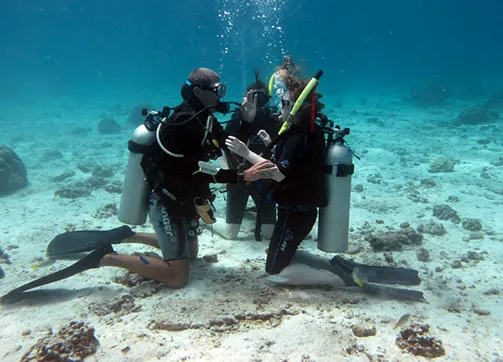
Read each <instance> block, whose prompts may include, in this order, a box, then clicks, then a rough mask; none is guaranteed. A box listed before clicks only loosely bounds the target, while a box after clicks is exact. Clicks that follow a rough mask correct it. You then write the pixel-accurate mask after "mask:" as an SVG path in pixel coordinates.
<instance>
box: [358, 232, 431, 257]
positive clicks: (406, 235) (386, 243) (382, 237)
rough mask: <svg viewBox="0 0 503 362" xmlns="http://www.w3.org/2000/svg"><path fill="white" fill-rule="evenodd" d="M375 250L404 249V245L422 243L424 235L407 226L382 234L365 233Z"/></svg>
mask: <svg viewBox="0 0 503 362" xmlns="http://www.w3.org/2000/svg"><path fill="white" fill-rule="evenodd" d="M365 240H366V241H368V242H369V244H370V245H371V246H372V249H373V250H374V251H395V250H403V246H404V245H421V243H422V240H423V236H422V235H421V234H418V233H417V232H416V231H414V229H412V228H407V229H402V230H398V231H389V232H383V233H380V234H376V235H373V234H368V235H365Z"/></svg>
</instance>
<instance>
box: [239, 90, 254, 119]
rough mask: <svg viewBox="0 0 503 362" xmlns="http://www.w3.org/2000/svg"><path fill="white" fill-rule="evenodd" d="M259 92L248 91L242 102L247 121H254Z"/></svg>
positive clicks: (242, 109)
mask: <svg viewBox="0 0 503 362" xmlns="http://www.w3.org/2000/svg"><path fill="white" fill-rule="evenodd" d="M257 100H258V94H257V93H255V94H254V92H252V91H249V92H247V93H246V95H245V96H244V98H243V103H242V104H241V114H242V115H243V119H244V121H245V122H246V123H252V122H253V120H254V119H255V116H256V114H257Z"/></svg>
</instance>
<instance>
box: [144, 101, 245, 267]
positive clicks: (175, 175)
mask: <svg viewBox="0 0 503 362" xmlns="http://www.w3.org/2000/svg"><path fill="white" fill-rule="evenodd" d="M195 114H196V110H195V109H193V108H192V107H191V105H190V104H189V103H187V102H183V103H182V104H181V105H179V106H178V107H176V108H175V110H174V113H173V114H172V115H171V116H170V117H169V119H168V120H167V121H166V123H168V125H163V126H162V128H161V133H160V138H161V141H162V144H163V146H164V147H165V148H166V149H167V150H168V151H169V152H172V153H174V154H179V155H183V157H175V156H173V155H168V154H167V153H166V152H165V151H163V150H162V149H161V147H160V146H159V144H158V142H157V141H154V142H153V143H152V145H151V146H150V147H149V149H148V151H147V152H146V153H145V155H144V157H143V158H142V162H141V164H142V168H143V170H144V172H145V175H146V179H147V182H148V184H149V186H150V188H151V190H152V196H151V198H150V219H151V221H152V223H153V226H154V229H155V230H156V235H157V239H158V241H159V245H160V247H161V249H162V252H163V257H164V259H165V260H174V259H185V258H188V257H189V255H188V250H189V247H188V244H189V242H190V241H192V240H195V238H196V235H197V234H196V229H197V226H198V219H199V215H198V214H197V211H196V208H195V206H194V198H196V197H200V198H203V199H205V200H210V201H213V200H214V196H213V195H212V193H211V191H210V187H209V185H210V183H214V182H218V183H237V182H238V175H237V171H235V170H228V171H227V170H221V171H220V172H219V173H218V174H217V175H215V176H211V175H208V174H205V173H202V172H197V171H198V170H199V165H198V162H199V161H209V160H210V159H216V158H217V157H219V156H220V155H221V149H220V147H225V139H226V138H227V137H228V133H227V132H225V131H224V129H223V127H222V126H221V125H220V123H218V121H217V120H216V118H215V117H213V116H212V115H211V114H210V113H209V112H206V111H204V112H201V113H200V114H198V116H197V117H195V118H193V119H191V120H190V121H188V120H189V119H190V118H191V117H193V116H194V115H195Z"/></svg>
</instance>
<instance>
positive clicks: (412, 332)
mask: <svg viewBox="0 0 503 362" xmlns="http://www.w3.org/2000/svg"><path fill="white" fill-rule="evenodd" d="M429 331H430V326H429V325H428V324H424V325H420V324H413V325H411V326H410V327H408V328H406V329H404V330H402V331H400V334H399V335H398V337H397V339H396V341H395V344H396V345H397V346H398V348H400V349H402V350H406V351H407V352H410V353H412V354H413V355H414V356H423V357H426V358H436V357H441V356H443V355H445V349H444V347H443V346H442V341H440V340H438V339H436V338H435V337H432V336H430V335H429V334H428V333H429Z"/></svg>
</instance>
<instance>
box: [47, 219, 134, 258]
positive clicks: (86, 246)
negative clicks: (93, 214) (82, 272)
mask: <svg viewBox="0 0 503 362" xmlns="http://www.w3.org/2000/svg"><path fill="white" fill-rule="evenodd" d="M133 235H135V232H134V231H133V230H131V228H130V227H129V226H126V225H124V226H120V227H118V228H115V229H111V230H105V231H98V230H80V231H70V232H66V233H63V234H59V235H58V236H56V237H55V238H54V239H53V240H52V241H51V242H50V243H49V245H48V246H47V251H46V254H47V256H48V257H50V258H54V259H56V258H57V257H58V256H63V255H68V254H76V253H81V252H85V251H91V250H95V249H98V248H100V247H104V246H107V245H112V244H119V243H121V242H122V241H123V240H125V239H127V238H129V237H131V236H133Z"/></svg>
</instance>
